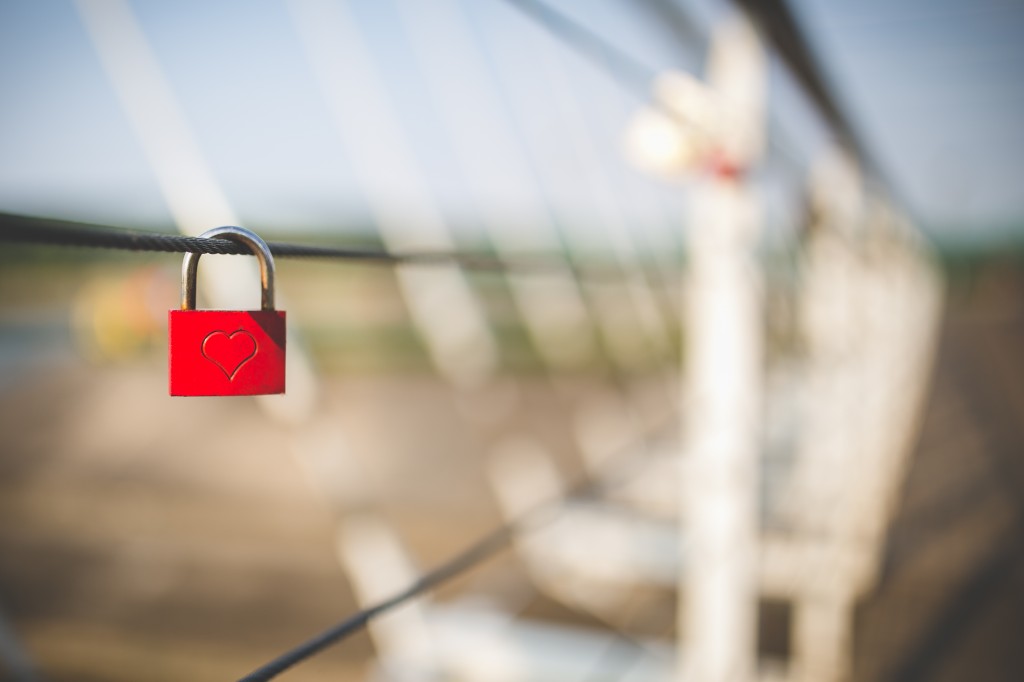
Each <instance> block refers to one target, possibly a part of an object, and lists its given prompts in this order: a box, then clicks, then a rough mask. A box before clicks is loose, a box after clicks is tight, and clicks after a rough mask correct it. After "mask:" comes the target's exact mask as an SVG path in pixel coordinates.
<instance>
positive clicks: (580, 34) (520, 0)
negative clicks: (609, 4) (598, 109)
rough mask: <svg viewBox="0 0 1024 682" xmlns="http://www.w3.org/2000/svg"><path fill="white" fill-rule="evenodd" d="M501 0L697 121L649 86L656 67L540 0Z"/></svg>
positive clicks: (650, 97)
mask: <svg viewBox="0 0 1024 682" xmlns="http://www.w3.org/2000/svg"><path fill="white" fill-rule="evenodd" d="M502 1H503V2H504V3H505V4H507V5H511V6H512V7H515V8H516V9H517V10H519V11H520V12H521V13H522V14H523V15H524V16H526V17H528V18H530V19H531V20H533V21H534V22H535V23H536V24H537V25H538V26H540V27H541V28H543V29H544V30H546V31H547V32H548V33H550V34H551V35H552V36H553V37H554V38H556V39H557V40H558V41H560V42H561V43H562V44H564V45H565V46H567V47H569V48H570V49H572V50H573V51H574V52H576V53H577V54H579V55H581V56H583V57H584V58H586V59H587V60H588V61H590V62H591V63H593V64H594V65H595V66H596V67H598V68H599V69H601V70H602V71H604V72H605V73H606V74H607V75H608V76H609V77H610V78H611V79H612V80H613V81H615V82H616V83H618V84H619V86H620V87H622V88H623V89H624V90H626V91H628V92H629V93H631V94H632V95H634V96H635V97H637V98H638V99H639V100H640V101H641V102H644V103H646V104H649V105H650V106H653V107H654V108H655V109H657V110H658V111H659V112H661V113H662V114H664V115H665V116H668V117H669V118H670V119H672V120H674V121H676V122H678V123H681V124H684V125H689V126H693V125H697V124H696V122H695V121H693V120H691V119H689V118H688V117H687V116H686V113H685V112H681V111H679V109H678V108H676V107H673V106H670V105H669V104H667V103H666V102H663V101H661V100H660V99H658V97H657V94H656V92H654V90H653V87H652V86H653V84H654V81H655V80H656V79H657V77H658V71H657V69H655V68H654V67H651V66H648V65H647V64H644V63H642V62H640V60H638V59H636V58H634V57H632V56H631V55H629V54H627V53H626V52H624V51H623V50H621V49H619V48H618V47H616V46H615V45H613V44H612V43H611V42H609V41H608V40H606V39H605V38H603V37H601V36H600V35H598V34H597V33H595V32H594V31H592V30H590V29H589V28H587V27H585V26H583V25H582V24H580V23H578V22H576V21H575V20H573V19H571V18H569V16H567V15H565V14H562V13H561V12H559V11H558V10H556V9H554V8H553V7H551V6H550V5H548V4H545V3H543V2H541V1H540V0H502ZM768 144H769V145H770V146H771V147H773V148H774V149H775V150H776V151H777V152H779V153H780V154H781V155H782V156H783V157H784V158H785V160H786V161H787V162H789V163H790V164H792V165H793V166H794V167H796V168H803V166H804V165H805V164H804V162H803V160H802V156H801V154H799V153H798V152H797V151H796V149H795V148H794V147H793V146H792V145H790V144H788V143H787V142H786V141H784V140H780V139H777V137H776V136H775V135H769V136H768Z"/></svg>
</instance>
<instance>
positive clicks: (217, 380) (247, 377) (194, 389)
mask: <svg viewBox="0 0 1024 682" xmlns="http://www.w3.org/2000/svg"><path fill="white" fill-rule="evenodd" d="M200 237H221V238H224V239H231V240H233V241H237V242H240V243H242V244H245V245H246V246H248V247H249V248H250V249H252V252H253V254H255V255H256V258H257V260H259V264H260V286H261V287H262V300H261V308H262V310H196V309H195V308H196V274H197V272H198V269H199V256H200V255H201V254H198V253H188V254H185V262H184V263H183V264H182V268H181V310H171V311H169V312H168V314H167V328H168V337H169V353H168V355H169V358H170V359H169V367H170V371H169V375H170V390H171V395H177V396H199V395H262V394H268V393H284V359H285V353H284V349H285V314H284V311H280V310H274V258H273V256H272V255H271V253H270V247H268V246H267V243H266V242H264V241H263V240H262V239H260V237H259V236H258V235H257V234H256V233H254V232H251V231H250V230H246V229H245V228H242V227H216V228H214V229H212V230H208V231H206V232H204V233H203V234H201V235H200Z"/></svg>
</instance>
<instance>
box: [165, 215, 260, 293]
mask: <svg viewBox="0 0 1024 682" xmlns="http://www.w3.org/2000/svg"><path fill="white" fill-rule="evenodd" d="M199 237H200V238H209V237H220V238H221V239H230V240H231V241H235V242H238V243H239V244H244V245H245V246H248V247H249V249H250V250H252V253H253V255H254V256H256V260H257V261H259V264H260V289H261V292H260V293H261V296H260V307H261V308H262V309H263V310H273V309H274V256H273V254H271V253H270V247H269V246H267V243H266V242H265V241H263V240H262V239H261V238H260V236H259V235H258V234H256V233H255V232H253V231H252V230H247V229H245V228H244V227H235V226H233V225H226V226H224V227H215V228H213V229H212V230H207V231H206V232H203V233H202V234H201V235H199ZM201 255H203V254H201V253H186V254H185V261H184V262H183V263H182V265H181V309H182V310H195V309H196V275H197V274H198V272H199V257H200V256H201Z"/></svg>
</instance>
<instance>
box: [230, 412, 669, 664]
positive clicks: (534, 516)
mask: <svg viewBox="0 0 1024 682" xmlns="http://www.w3.org/2000/svg"><path fill="white" fill-rule="evenodd" d="M675 424H676V420H675V418H674V417H672V418H669V419H668V420H666V422H664V423H662V425H661V426H660V427H659V428H656V429H654V430H653V431H652V432H649V433H646V434H644V435H643V436H642V437H641V440H642V441H643V443H644V444H646V445H649V444H650V441H651V440H652V439H654V438H657V437H662V438H663V437H665V435H666V433H671V432H672V431H673V430H674V427H675ZM630 445H633V444H632V443H631V444H630ZM628 449H629V446H626V447H623V448H622V449H620V451H619V455H620V456H619V457H613V462H612V464H613V466H611V467H608V468H609V469H615V471H612V472H610V473H609V474H608V475H607V476H603V477H601V478H590V479H584V480H583V481H581V482H579V483H577V484H576V485H574V486H572V487H570V488H569V490H568V491H567V492H566V493H565V494H564V495H562V496H560V497H557V498H554V499H551V500H547V501H545V502H542V503H540V504H538V505H536V506H534V507H531V508H530V509H528V510H526V511H525V512H523V513H522V514H520V515H519V516H518V517H517V518H515V519H513V520H511V521H509V522H508V523H506V524H503V525H502V526H499V527H498V528H496V529H494V530H492V531H491V532H489V533H487V534H486V535H484V536H483V537H482V538H481V539H479V540H477V541H476V542H474V543H473V544H471V545H470V546H469V547H467V548H466V549H464V550H462V551H461V552H459V553H458V554H456V555H455V556H454V557H452V558H450V559H448V560H447V561H445V562H443V563H442V564H440V565H439V566H437V567H436V568H434V569H433V570H431V571H428V572H427V573H424V574H423V575H421V576H420V577H419V578H417V579H416V580H415V581H414V582H413V583H411V584H410V585H409V586H408V587H406V588H405V589H403V590H401V591H400V592H398V593H396V594H394V595H392V596H391V597H389V598H387V599H385V600H383V601H381V602H378V603H377V604H374V605H373V606H371V607H369V608H366V609H362V610H361V611H359V612H357V613H355V614H353V615H352V616H349V617H348V618H346V619H345V620H343V621H341V622H340V623H338V624H337V625H334V626H332V627H330V628H328V629H327V630H324V631H323V632H321V633H320V634H318V635H316V636H314V637H312V638H310V639H308V640H306V641H305V642H303V643H302V644H299V645H298V646H296V647H295V648H293V649H290V650H289V651H286V652H285V653H283V654H281V655H280V656H278V657H277V658H275V659H273V660H272V661H270V662H269V663H266V664H264V665H262V666H260V667H259V668H257V669H256V670H254V671H253V672H251V673H249V674H248V675H246V676H245V677H242V678H240V679H239V682H267V680H272V679H273V678H275V677H277V676H278V675H280V674H281V673H283V672H284V671H286V670H288V669H289V668H291V667H293V666H295V665H297V664H299V663H301V662H302V661H304V660H305V659H307V658H309V657H311V656H314V655H315V654H317V653H319V652H321V651H323V650H324V649H326V648H327V647H328V646H331V645H332V644H336V643H338V642H340V641H342V640H344V639H346V638H347V637H349V636H351V635H353V634H355V633H356V632H359V631H360V630H362V629H363V628H365V627H366V626H367V624H368V623H369V622H370V621H371V620H373V619H374V618H376V617H377V616H379V615H381V614H383V613H385V612H387V611H390V610H391V609H393V608H395V607H397V606H400V605H401V604H403V603H405V602H407V601H409V600H410V599H413V598H415V597H417V596H419V595H421V594H423V593H424V592H428V591H430V590H432V589H433V588H435V587H438V586H439V585H442V584H443V583H445V582H447V581H449V580H451V579H452V578H455V577H457V576H459V575H460V574H462V573H464V572H466V571H468V570H469V569H471V568H473V567H475V566H477V565H478V564H480V563H482V562H483V561H484V560H486V559H488V558H490V557H492V556H493V555H495V554H497V553H498V552H499V551H500V550H502V549H504V548H505V547H506V546H507V545H508V544H509V543H510V542H511V541H512V539H513V538H514V537H515V536H516V535H518V534H520V533H525V532H530V531H535V530H538V529H540V528H542V527H544V526H546V525H547V524H549V523H551V522H552V521H554V520H555V519H556V518H557V517H558V514H557V512H558V511H560V510H561V509H562V508H563V507H564V506H565V505H566V504H567V503H568V502H570V501H573V500H578V499H582V498H584V497H597V496H600V495H602V494H605V493H607V492H609V491H610V490H611V489H612V488H613V487H614V486H616V485H621V484H622V483H623V482H624V481H625V480H626V479H627V478H628V477H629V476H631V475H633V474H634V473H636V469H635V465H636V462H635V460H636V458H635V457H629V458H624V457H621V455H622V453H623V452H624V451H626V450H628ZM651 452H652V450H651V448H649V447H643V448H642V449H641V454H642V455H644V456H645V457H644V458H645V459H646V458H647V457H649V456H650V453H651ZM625 465H630V467H631V468H628V469H627V468H626V467H625Z"/></svg>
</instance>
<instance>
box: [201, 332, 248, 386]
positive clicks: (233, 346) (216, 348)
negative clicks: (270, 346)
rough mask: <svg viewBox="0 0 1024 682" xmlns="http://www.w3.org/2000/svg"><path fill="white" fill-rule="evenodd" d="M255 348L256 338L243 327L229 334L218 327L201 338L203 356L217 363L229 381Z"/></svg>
mask: <svg viewBox="0 0 1024 682" xmlns="http://www.w3.org/2000/svg"><path fill="white" fill-rule="evenodd" d="M256 350H257V348H256V339H254V338H253V337H252V334H250V333H249V332H247V331H245V330H244V329H238V330H235V331H233V332H231V333H230V334H228V333H227V332H223V331H220V330H219V329H218V330H217V331H213V332H210V333H209V334H207V335H206V338H205V339H203V357H205V358H206V359H207V360H209V361H210V362H212V363H213V364H215V365H217V367H218V368H220V371H222V372H224V376H226V377H227V378H228V380H229V381H233V380H234V378H235V375H236V374H238V370H240V369H241V368H242V365H244V364H245V363H247V362H249V361H250V360H252V359H253V357H255V355H256Z"/></svg>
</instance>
